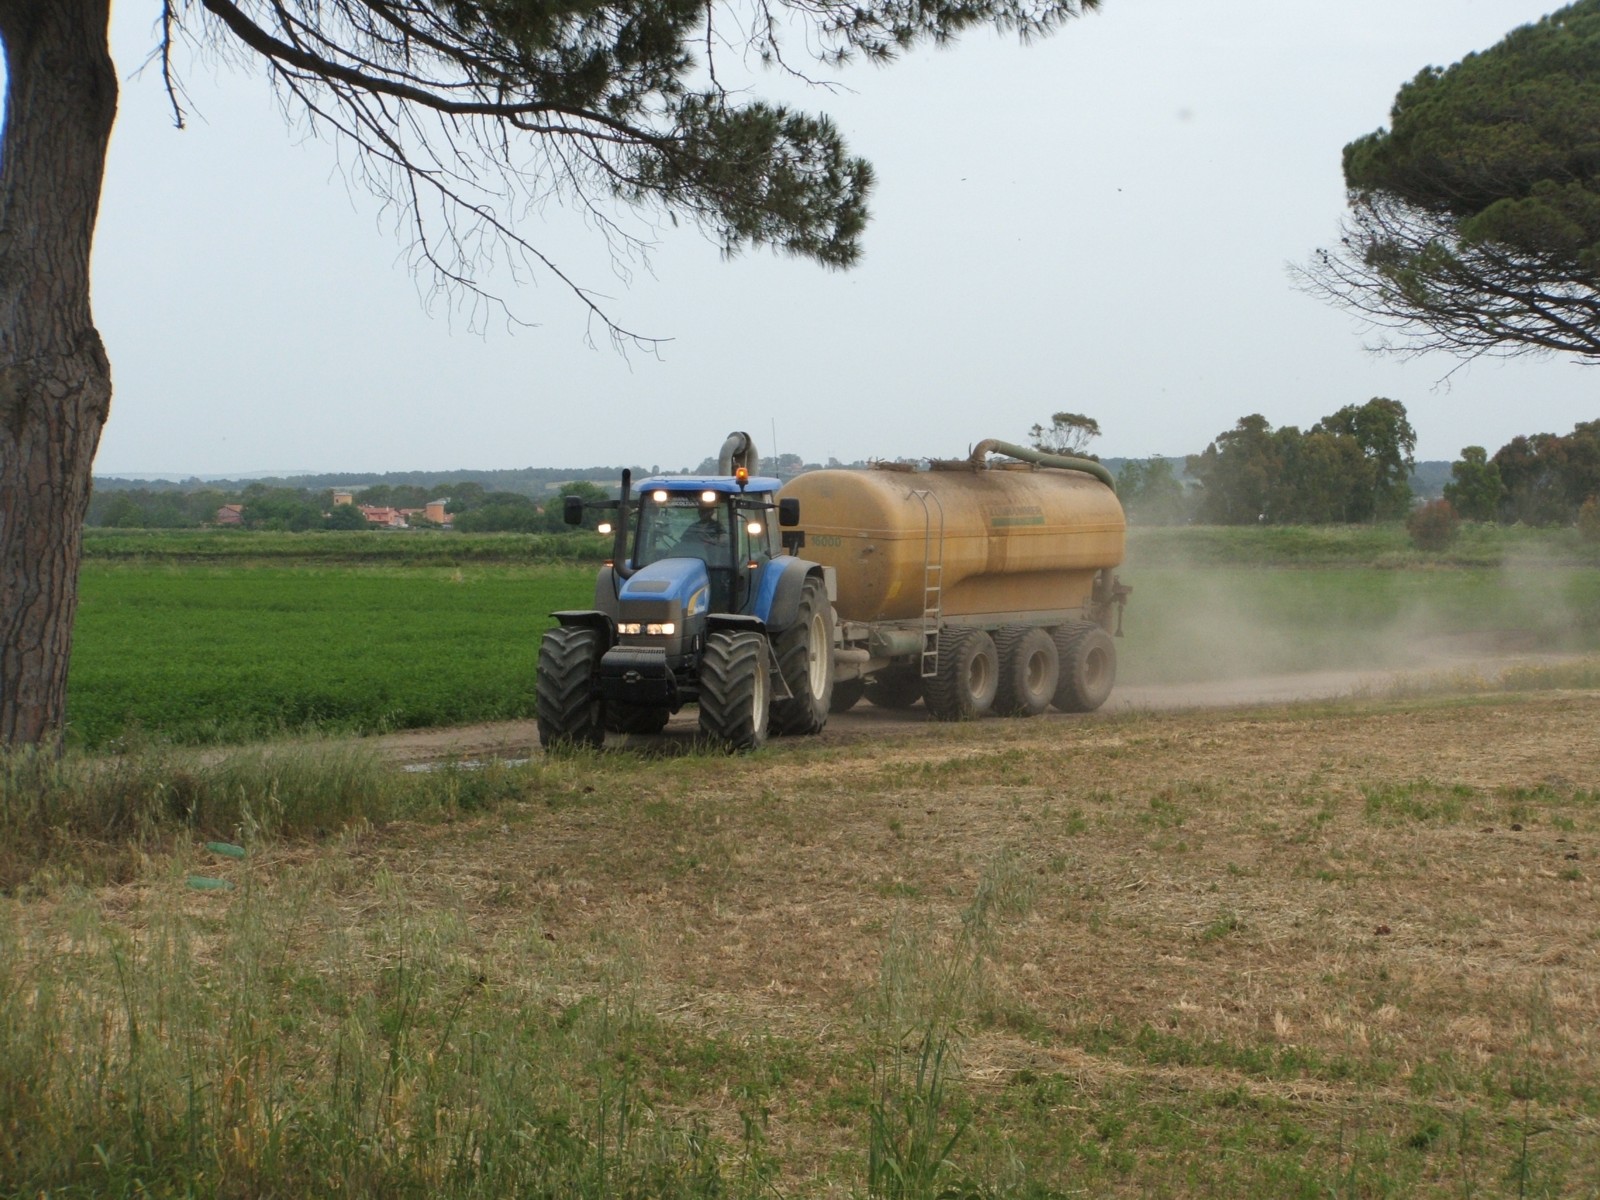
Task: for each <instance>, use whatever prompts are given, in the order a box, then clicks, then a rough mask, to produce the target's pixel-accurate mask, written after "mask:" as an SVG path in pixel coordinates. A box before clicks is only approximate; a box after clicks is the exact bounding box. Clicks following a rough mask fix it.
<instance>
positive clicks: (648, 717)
mask: <svg viewBox="0 0 1600 1200" xmlns="http://www.w3.org/2000/svg"><path fill="white" fill-rule="evenodd" d="M671 716H672V710H671V709H670V708H664V707H663V708H639V707H637V706H636V705H632V704H614V705H612V706H610V708H608V709H607V711H606V726H607V728H609V729H614V730H616V731H617V732H618V733H660V732H661V731H662V730H663V729H665V728H666V727H667V721H668V719H669V718H671Z"/></svg>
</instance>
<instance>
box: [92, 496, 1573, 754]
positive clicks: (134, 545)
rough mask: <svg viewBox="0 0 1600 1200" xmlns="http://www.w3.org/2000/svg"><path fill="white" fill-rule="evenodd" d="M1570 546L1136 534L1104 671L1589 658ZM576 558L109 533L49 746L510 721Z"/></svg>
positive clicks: (569, 551)
mask: <svg viewBox="0 0 1600 1200" xmlns="http://www.w3.org/2000/svg"><path fill="white" fill-rule="evenodd" d="M1567 533H1570V531H1558V534H1557V535H1549V534H1537V535H1530V534H1528V532H1527V531H1520V530H1512V531H1505V530H1479V531H1477V532H1476V533H1475V534H1474V535H1473V537H1474V538H1475V539H1476V540H1475V541H1473V542H1472V548H1471V552H1470V553H1466V552H1465V551H1464V552H1463V553H1462V555H1458V556H1457V557H1456V558H1449V557H1442V558H1441V557H1439V556H1434V557H1428V556H1419V555H1417V554H1415V553H1414V552H1409V551H1406V550H1405V548H1404V534H1403V532H1402V531H1399V530H1398V529H1393V528H1386V527H1375V528H1373V527H1360V528H1335V529H1239V530H1234V529H1229V530H1213V529H1190V530H1168V529H1161V530H1138V531H1135V532H1134V534H1133V536H1132V537H1131V538H1130V548H1129V561H1128V563H1127V564H1126V565H1125V566H1124V568H1123V576H1124V578H1125V579H1126V580H1127V581H1128V582H1130V583H1131V584H1132V585H1133V586H1134V595H1133V598H1132V600H1131V602H1130V603H1129V606H1128V610H1127V619H1126V623H1125V631H1126V635H1127V636H1126V637H1125V638H1124V639H1123V640H1122V641H1121V642H1120V643H1119V648H1120V651H1121V659H1122V671H1121V676H1122V679H1123V681H1124V682H1126V683H1130V684H1135V683H1165V682H1180V681H1182V682H1189V681H1195V680H1205V679H1224V678H1234V677H1238V676H1243V675H1254V674H1275V673H1282V672H1290V671H1309V670H1320V669H1352V668H1359V669H1367V668H1377V667H1391V666H1392V667H1401V668H1405V667H1410V666H1418V665H1422V664H1424V663H1427V662H1429V661H1431V660H1433V659H1435V658H1437V657H1439V656H1441V655H1445V654H1448V653H1449V652H1450V651H1451V649H1452V646H1454V647H1455V648H1456V650H1457V651H1458V652H1459V650H1460V646H1459V644H1458V643H1459V641H1460V639H1462V638H1466V637H1470V636H1486V637H1487V639H1488V643H1494V642H1495V641H1496V639H1498V641H1499V642H1500V643H1503V644H1504V646H1505V647H1506V648H1509V649H1519V650H1530V649H1579V648H1591V647H1593V646H1594V645H1596V644H1597V642H1600V565H1596V563H1595V562H1594V561H1593V553H1594V552H1593V550H1592V548H1585V547H1583V546H1582V545H1581V544H1580V543H1578V542H1577V541H1576V540H1575V539H1574V538H1568V537H1566V536H1565V535H1566V534H1567ZM585 545H587V546H588V550H587V553H590V554H593V553H594V552H595V549H596V546H595V545H594V544H592V543H590V541H589V540H588V539H579V542H577V543H575V542H573V541H572V540H570V539H568V540H563V539H562V538H561V537H554V538H552V537H545V538H530V537H526V536H518V535H485V536H473V537H457V536H454V535H449V536H445V535H404V534H401V535H386V534H252V533H225V532H224V533H218V532H216V531H205V532H200V533H191V532H185V533H176V534H162V533H130V534H124V533H122V531H105V532H103V533H102V534H100V535H97V536H96V538H94V539H92V540H91V542H90V546H89V555H90V557H89V559H88V562H87V563H86V566H85V569H84V573H83V580H82V587H81V596H82V605H81V608H80V610H79V620H78V631H77V640H76V650H75V656H74V661H73V668H72V676H71V684H70V694H69V720H70V733H69V736H70V738H71V739H72V740H73V741H74V742H76V743H78V744H82V745H86V746H91V747H92V746H101V745H106V744H108V743H110V742H113V741H116V740H118V739H124V738H127V737H130V736H132V737H135V738H142V739H145V740H155V741H163V742H176V743H191V744H192V743H206V742H227V741H238V740H244V739H250V738H257V737H263V736H270V735H274V734H279V733H284V732H302V731H306V730H324V731H344V732H359V733H370V732H378V731H383V730H390V729H404V728H416V727H422V726H429V725H445V724H459V723H463V722H472V721H483V720H497V719H509V718H515V717H526V716H530V715H531V714H532V703H533V680H534V668H535V663H536V659H537V655H538V643H539V637H540V635H541V634H542V633H543V631H544V629H545V628H546V627H547V625H548V621H547V620H546V614H547V613H549V612H551V611H553V610H555V609H559V608H571V607H585V606H587V605H588V604H589V603H590V595H591V589H592V586H593V584H592V580H593V572H594V569H595V568H594V567H593V566H592V565H582V564H570V563H568V564H563V563H561V562H559V561H552V560H558V559H559V556H560V555H569V556H570V555H577V554H579V553H580V551H583V550H584V546H585ZM1586 549H1587V553H1588V555H1589V557H1588V558H1587V559H1585V557H1584V553H1585V551H1586ZM1488 643H1486V644H1488Z"/></svg>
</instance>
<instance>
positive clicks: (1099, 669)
mask: <svg viewBox="0 0 1600 1200" xmlns="http://www.w3.org/2000/svg"><path fill="white" fill-rule="evenodd" d="M1107 664H1108V660H1107V658H1106V652H1105V650H1104V649H1103V648H1102V647H1100V646H1096V647H1094V648H1093V649H1091V650H1090V651H1089V653H1088V654H1087V655H1085V656H1084V660H1083V682H1084V683H1085V684H1087V685H1088V686H1089V688H1090V689H1091V690H1093V689H1095V688H1098V687H1099V686H1100V685H1101V683H1103V682H1104V680H1105V677H1106V670H1107Z"/></svg>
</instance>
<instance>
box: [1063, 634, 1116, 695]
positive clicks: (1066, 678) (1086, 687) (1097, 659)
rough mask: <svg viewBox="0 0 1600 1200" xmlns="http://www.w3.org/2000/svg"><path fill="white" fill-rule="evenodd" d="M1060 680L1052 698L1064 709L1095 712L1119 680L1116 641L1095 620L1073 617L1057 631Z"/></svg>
mask: <svg viewBox="0 0 1600 1200" xmlns="http://www.w3.org/2000/svg"><path fill="white" fill-rule="evenodd" d="M1055 643H1056V650H1057V651H1058V652H1059V653H1060V655H1061V680H1060V682H1059V683H1057V684H1056V694H1055V698H1054V700H1052V701H1051V703H1053V704H1054V705H1055V706H1056V707H1057V708H1059V709H1060V710H1061V711H1062V712H1073V713H1084V712H1093V711H1094V710H1095V709H1097V708H1099V707H1100V706H1101V705H1102V704H1104V703H1105V702H1106V700H1107V698H1108V697H1110V695H1111V689H1112V687H1113V686H1114V685H1115V684H1116V682H1117V644H1116V643H1115V642H1114V641H1112V640H1111V635H1110V634H1109V633H1107V632H1106V631H1105V630H1104V629H1102V628H1100V626H1099V625H1097V624H1095V623H1094V622H1093V621H1074V622H1073V623H1072V624H1070V625H1063V626H1062V627H1061V628H1060V629H1058V630H1056V632H1055Z"/></svg>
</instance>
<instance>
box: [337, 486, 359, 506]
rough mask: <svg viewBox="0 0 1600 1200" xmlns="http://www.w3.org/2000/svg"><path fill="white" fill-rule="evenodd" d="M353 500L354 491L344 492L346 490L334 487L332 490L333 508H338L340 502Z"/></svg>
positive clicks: (351, 502) (354, 498) (349, 502)
mask: <svg viewBox="0 0 1600 1200" xmlns="http://www.w3.org/2000/svg"><path fill="white" fill-rule="evenodd" d="M355 502H356V494H355V493H354V492H346V491H341V490H339V489H335V490H334V493H333V506H334V507H335V508H338V507H339V505H341V504H354V503H355Z"/></svg>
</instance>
